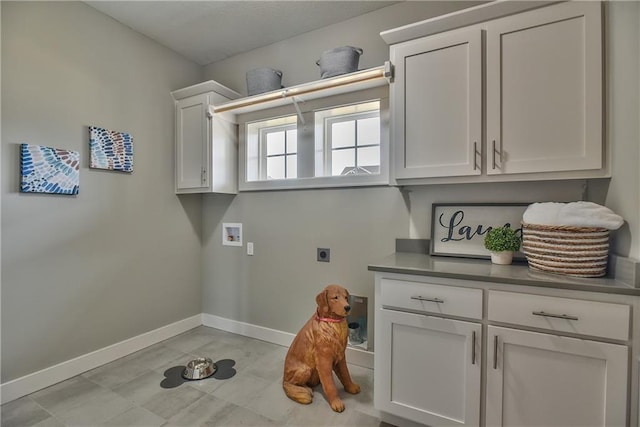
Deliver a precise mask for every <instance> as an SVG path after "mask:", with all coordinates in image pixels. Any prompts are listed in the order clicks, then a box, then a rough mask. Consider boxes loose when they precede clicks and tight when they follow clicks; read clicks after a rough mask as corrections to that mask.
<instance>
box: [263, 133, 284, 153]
mask: <svg viewBox="0 0 640 427" xmlns="http://www.w3.org/2000/svg"><path fill="white" fill-rule="evenodd" d="M274 154H284V131H279V132H269V133H267V156H272V155H274Z"/></svg>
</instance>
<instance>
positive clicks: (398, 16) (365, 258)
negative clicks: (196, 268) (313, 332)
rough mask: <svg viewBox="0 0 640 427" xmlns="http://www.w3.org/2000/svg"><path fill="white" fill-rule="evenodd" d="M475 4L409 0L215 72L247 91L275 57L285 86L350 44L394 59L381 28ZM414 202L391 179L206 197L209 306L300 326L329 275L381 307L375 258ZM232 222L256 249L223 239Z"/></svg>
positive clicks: (217, 66)
mask: <svg viewBox="0 0 640 427" xmlns="http://www.w3.org/2000/svg"><path fill="white" fill-rule="evenodd" d="M475 4H477V2H475V3H472V2H403V3H400V4H397V5H393V6H390V7H386V8H383V9H379V10H377V11H374V12H371V13H368V14H366V15H363V16H360V17H357V18H353V19H350V20H348V21H345V22H342V23H338V24H335V25H331V26H329V27H325V28H322V29H319V30H316V31H312V32H309V33H306V34H303V35H301V36H298V37H295V38H292V39H289V40H285V41H283V42H279V43H275V44H272V45H269V46H266V47H264V48H261V49H257V50H254V51H251V52H247V53H244V54H241V55H237V56H235V57H232V58H228V59H226V60H224V61H220V62H216V63H213V64H210V65H209V66H207V67H205V73H206V76H207V78H210V79H213V80H216V81H218V82H220V83H222V84H224V85H226V86H229V87H231V88H232V89H234V90H236V91H238V92H241V93H246V82H245V71H246V70H249V69H251V68H256V67H261V66H270V67H273V68H278V69H281V70H282V71H283V74H284V77H283V84H284V85H285V86H290V85H295V84H298V83H303V82H309V81H313V80H318V79H319V78H320V72H319V69H318V67H317V66H316V64H315V61H316V59H318V57H319V55H320V53H322V52H323V51H325V50H327V49H330V48H333V47H336V46H341V45H351V46H358V47H361V48H363V49H364V55H363V56H362V57H361V60H360V68H368V67H373V66H378V65H381V64H382V63H384V61H386V60H388V59H389V53H388V46H387V45H386V44H385V43H384V41H383V40H382V38H380V35H379V33H380V31H383V30H387V29H390V28H394V27H397V26H400V25H406V24H409V23H412V22H415V21H417V20H421V19H427V18H429V17H432V16H436V15H440V14H444V13H448V12H451V11H453V10H456V9H461V8H464V7H469V6H471V5H475ZM407 202H408V200H407V199H406V198H405V197H404V196H403V194H402V193H401V192H400V190H399V189H398V188H391V187H382V188H380V187H379V188H364V189H363V188H357V189H327V190H308V191H276V192H262V193H261V192H256V193H241V194H239V195H238V196H236V197H228V198H222V197H219V196H205V197H204V201H203V223H204V225H203V228H204V233H203V245H204V246H203V248H204V251H203V273H202V274H203V297H204V298H203V312H204V313H209V314H213V315H217V316H221V317H224V318H228V319H233V320H238V321H242V322H247V323H251V324H255V325H260V326H264V327H268V328H273V329H276V330H280V331H286V332H291V333H295V332H297V330H298V329H299V328H300V327H301V326H302V324H303V323H304V322H305V321H306V320H307V319H308V318H309V316H310V315H311V314H312V313H313V310H314V309H315V295H316V294H317V293H318V292H319V291H320V290H321V289H322V288H323V287H324V286H326V285H327V284H329V283H340V284H342V285H344V286H346V287H347V288H348V289H349V290H350V292H351V293H352V294H356V295H363V296H367V297H368V298H369V307H370V310H372V304H373V274H372V273H371V272H369V271H367V265H368V264H369V263H371V262H372V261H374V260H376V259H379V258H381V257H383V256H385V255H387V254H389V253H391V252H393V251H394V249H395V238H397V237H408V236H409V227H408V224H409V222H408V220H409V217H408V214H409V212H408V209H407ZM222 222H242V223H243V227H244V232H245V237H244V240H245V241H251V242H254V243H255V255H254V256H252V257H250V256H247V255H246V252H245V250H244V248H237V247H230V246H222V244H221V238H222V237H221V228H222V225H221V223H222ZM318 247H328V248H330V249H331V262H330V263H328V264H327V263H319V262H317V261H316V248H318ZM370 320H371V323H372V320H373V318H371V319H370ZM370 332H372V330H371V329H370ZM370 336H371V335H370Z"/></svg>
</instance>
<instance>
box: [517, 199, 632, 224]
mask: <svg viewBox="0 0 640 427" xmlns="http://www.w3.org/2000/svg"><path fill="white" fill-rule="evenodd" d="M522 221H523V222H525V223H527V224H540V225H570V226H574V227H602V228H606V229H609V230H617V229H618V228H620V226H621V225H622V224H623V223H624V219H623V218H622V217H621V216H620V215H617V214H615V213H614V212H613V211H612V210H611V209H609V208H607V207H604V206H601V205H599V204H597V203H593V202H571V203H555V202H547V203H534V204H532V205H529V207H527V210H526V211H525V212H524V215H523V216H522Z"/></svg>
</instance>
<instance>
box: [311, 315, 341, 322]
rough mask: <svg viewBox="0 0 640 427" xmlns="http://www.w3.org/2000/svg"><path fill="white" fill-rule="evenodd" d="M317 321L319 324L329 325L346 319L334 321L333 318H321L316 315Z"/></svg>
mask: <svg viewBox="0 0 640 427" xmlns="http://www.w3.org/2000/svg"><path fill="white" fill-rule="evenodd" d="M316 320H317V321H318V322H328V323H340V322H342V321H343V320H344V319H332V318H331V317H320V316H318V315H317V314H316Z"/></svg>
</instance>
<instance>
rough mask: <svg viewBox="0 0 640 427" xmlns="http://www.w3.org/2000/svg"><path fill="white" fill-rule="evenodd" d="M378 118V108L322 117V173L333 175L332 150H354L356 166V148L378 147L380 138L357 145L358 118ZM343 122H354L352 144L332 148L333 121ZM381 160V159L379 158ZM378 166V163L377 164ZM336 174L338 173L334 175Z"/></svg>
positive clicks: (356, 165)
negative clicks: (369, 142) (372, 142)
mask: <svg viewBox="0 0 640 427" xmlns="http://www.w3.org/2000/svg"><path fill="white" fill-rule="evenodd" d="M374 117H377V118H380V110H379V109H378V110H377V111H365V112H356V113H347V114H340V115H334V116H329V117H325V118H324V136H325V137H324V175H325V176H332V175H333V152H334V150H349V149H353V150H355V165H354V166H355V167H356V168H358V150H360V149H362V148H367V147H380V140H378V143H377V144H366V145H358V125H357V123H358V120H364V119H370V118H374ZM344 122H355V123H356V125H355V138H354V145H349V146H345V147H339V148H333V133H332V129H333V126H332V125H333V124H335V123H344ZM380 161H382V159H380ZM378 167H380V165H378ZM335 176H338V175H335ZM340 176H344V175H340Z"/></svg>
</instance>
